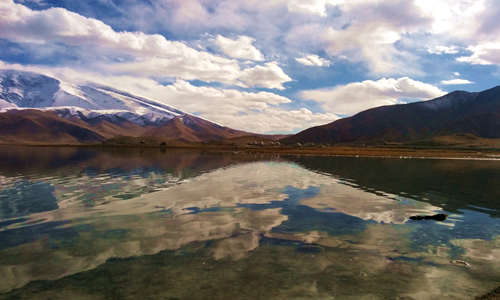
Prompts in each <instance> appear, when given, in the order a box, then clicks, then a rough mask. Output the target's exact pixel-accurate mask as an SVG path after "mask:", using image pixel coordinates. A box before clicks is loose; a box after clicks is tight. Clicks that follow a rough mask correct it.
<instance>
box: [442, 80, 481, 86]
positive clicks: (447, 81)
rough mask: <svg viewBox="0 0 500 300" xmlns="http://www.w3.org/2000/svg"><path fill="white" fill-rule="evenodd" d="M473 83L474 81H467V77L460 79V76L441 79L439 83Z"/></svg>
mask: <svg viewBox="0 0 500 300" xmlns="http://www.w3.org/2000/svg"><path fill="white" fill-rule="evenodd" d="M473 83H474V82H472V81H469V80H467V79H460V78H456V79H450V80H442V81H441V84H444V85H459V84H473Z"/></svg>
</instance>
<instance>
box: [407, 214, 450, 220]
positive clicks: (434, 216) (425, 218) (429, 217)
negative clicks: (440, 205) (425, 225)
mask: <svg viewBox="0 0 500 300" xmlns="http://www.w3.org/2000/svg"><path fill="white" fill-rule="evenodd" d="M447 217H448V215H445V214H437V215H433V216H411V217H410V220H414V221H420V220H435V221H444V220H446V218H447Z"/></svg>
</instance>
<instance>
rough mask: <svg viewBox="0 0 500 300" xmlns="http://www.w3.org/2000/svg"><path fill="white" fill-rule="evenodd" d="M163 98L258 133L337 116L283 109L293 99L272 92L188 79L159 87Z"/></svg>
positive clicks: (296, 128) (286, 129) (291, 129)
mask: <svg viewBox="0 0 500 300" xmlns="http://www.w3.org/2000/svg"><path fill="white" fill-rule="evenodd" d="M156 93H161V97H162V99H163V100H164V101H165V102H166V103H170V104H173V105H175V106H176V107H179V108H181V109H185V110H187V111H190V112H195V113H196V114H197V115H199V116H202V117H204V118H207V119H208V120H213V121H215V122H218V123H219V124H224V125H225V126H229V127H231V128H236V129H243V130H247V131H252V132H258V133H277V132H296V131H299V130H302V129H305V128H308V127H310V126H314V125H321V124H325V123H329V122H332V121H334V120H336V119H338V116H337V115H335V114H331V113H313V112H311V111H310V110H309V109H307V108H297V109H284V108H281V107H280V104H285V103H290V102H291V100H290V99H288V98H286V97H282V96H279V95H276V94H273V93H268V92H258V93H248V92H242V91H238V90H233V89H218V88H213V87H197V86H193V85H191V84H190V83H188V82H185V81H177V82H175V83H174V84H172V85H168V86H165V87H162V88H159V89H158V90H157V91H156Z"/></svg>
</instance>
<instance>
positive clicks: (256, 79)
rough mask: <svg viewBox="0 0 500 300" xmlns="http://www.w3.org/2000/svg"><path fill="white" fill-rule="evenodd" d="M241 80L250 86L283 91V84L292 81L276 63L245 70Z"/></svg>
mask: <svg viewBox="0 0 500 300" xmlns="http://www.w3.org/2000/svg"><path fill="white" fill-rule="evenodd" d="M239 80H241V82H243V83H244V84H246V85H248V86H260V87H267V88H271V89H279V90H283V89H284V87H283V83H285V82H288V81H291V80H292V79H291V78H290V77H289V76H288V75H287V74H286V73H285V72H284V71H283V70H282V69H281V68H280V67H279V66H278V64H277V63H276V62H268V63H266V64H264V65H263V66H260V65H259V66H255V67H252V68H248V69H245V70H243V71H242V74H241V76H240V77H239Z"/></svg>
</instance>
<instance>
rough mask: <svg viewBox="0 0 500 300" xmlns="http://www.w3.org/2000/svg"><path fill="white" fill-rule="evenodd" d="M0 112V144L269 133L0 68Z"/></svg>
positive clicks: (107, 90) (197, 138) (93, 86)
mask: <svg viewBox="0 0 500 300" xmlns="http://www.w3.org/2000/svg"><path fill="white" fill-rule="evenodd" d="M0 111H1V113H0V143H4V144H5V143H29V144H32V143H34V144H79V143H96V142H103V141H107V140H110V139H117V138H122V137H127V138H128V139H126V141H131V140H130V138H141V140H142V138H143V137H147V138H148V139H150V140H151V139H153V140H155V141H164V142H166V141H182V142H207V141H220V140H230V139H233V138H240V137H247V136H250V137H253V136H255V137H266V138H274V137H273V136H269V137H267V136H262V135H256V134H252V133H249V132H245V131H240V130H234V129H231V128H227V127H224V126H221V125H218V124H216V123H213V122H210V121H207V120H204V119H202V118H200V117H196V116H194V115H191V114H188V113H185V112H182V111H180V110H178V109H176V108H173V107H171V106H169V105H166V104H164V103H161V102H160V101H155V100H150V99H146V98H144V97H138V96H135V95H131V94H129V93H126V92H123V91H120V90H117V89H114V88H111V87H107V86H103V85H99V84H94V83H88V84H85V85H72V84H68V83H65V82H62V81H60V80H58V79H55V78H52V77H48V76H45V75H42V74H37V73H32V72H24V71H16V70H0ZM122 141H123V139H122Z"/></svg>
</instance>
